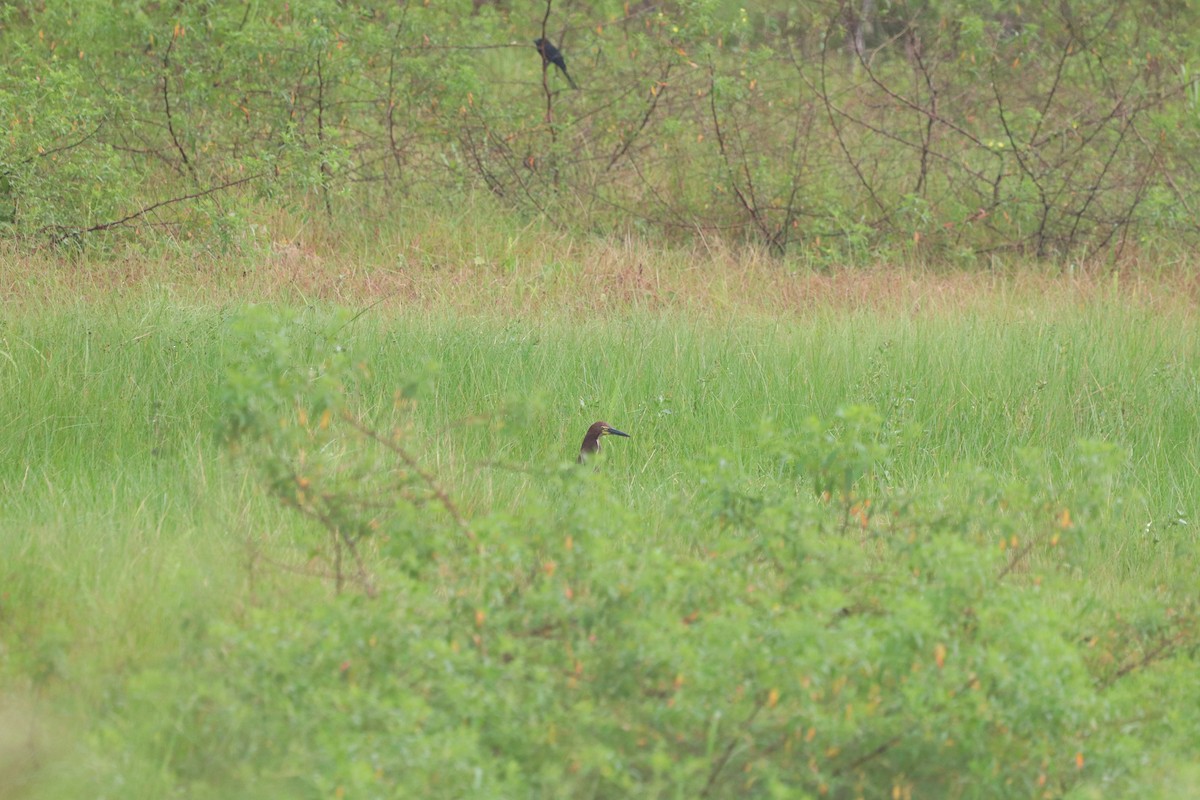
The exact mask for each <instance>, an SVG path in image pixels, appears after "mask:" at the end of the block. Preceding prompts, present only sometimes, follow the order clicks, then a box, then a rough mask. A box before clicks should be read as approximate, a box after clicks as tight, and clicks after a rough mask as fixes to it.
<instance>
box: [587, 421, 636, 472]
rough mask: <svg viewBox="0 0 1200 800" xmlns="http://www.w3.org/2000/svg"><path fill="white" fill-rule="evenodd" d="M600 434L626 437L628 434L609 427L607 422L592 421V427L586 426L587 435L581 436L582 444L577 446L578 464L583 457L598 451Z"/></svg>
mask: <svg viewBox="0 0 1200 800" xmlns="http://www.w3.org/2000/svg"><path fill="white" fill-rule="evenodd" d="M601 436H625V437H627V438H628V437H629V434H628V433H625V431H619V430H617V429H616V428H613V427H611V426H610V425H609V424H608V423H607V422H593V423H592V427H590V428H588V431H587V435H586V436H584V437H583V444H582V445H581V446H580V448H579V463H580V464H582V463H583V459H584V458H585V457H587V456H590V455H592V454H593V453H599V452H600V437H601Z"/></svg>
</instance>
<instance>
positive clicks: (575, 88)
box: [563, 69, 579, 91]
mask: <svg viewBox="0 0 1200 800" xmlns="http://www.w3.org/2000/svg"><path fill="white" fill-rule="evenodd" d="M563 75H566V76H567V83H569V84H571V88H572V89H574V90H576V91H579V84H577V83H575V81H574V80H573V79H572V78H571V73H569V72H567V71H566V70H565V69H564V70H563Z"/></svg>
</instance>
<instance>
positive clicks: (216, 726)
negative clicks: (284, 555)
mask: <svg viewBox="0 0 1200 800" xmlns="http://www.w3.org/2000/svg"><path fill="white" fill-rule="evenodd" d="M296 324H298V323H297V320H295V319H282V318H278V317H275V316H273V315H271V314H267V313H265V312H257V317H254V316H252V317H251V318H250V319H249V320H248V321H247V322H246V323H245V335H246V337H247V338H246V341H247V346H246V348H245V352H246V354H247V357H246V358H245V359H244V360H243V361H242V362H241V365H240V366H239V367H237V368H235V369H234V370H233V372H232V373H231V377H230V384H229V385H230V388H229V403H230V406H229V407H230V410H231V412H232V419H234V420H235V421H236V424H235V425H233V426H231V427H230V428H229V430H230V431H231V432H232V433H233V434H234V438H235V441H236V442H237V444H238V450H239V452H240V453H241V456H242V457H243V458H244V459H246V463H248V464H249V465H251V466H252V467H253V468H255V469H258V470H262V472H261V474H263V475H264V476H266V478H267V483H268V486H269V487H271V489H272V491H275V492H276V494H277V496H279V497H280V498H281V499H282V500H284V502H285V503H288V504H289V505H292V506H294V507H297V508H298V509H299V510H301V511H304V512H305V513H306V514H307V513H308V511H306V508H305V504H304V502H297V501H296V500H295V487H296V484H295V480H294V477H293V478H292V479H291V483H290V484H289V483H288V481H280V479H279V477H278V476H280V475H293V476H294V475H296V474H298V473H297V472H296V468H297V466H298V465H303V466H304V468H305V471H304V475H305V476H306V477H308V479H309V481H310V483H309V485H308V486H307V487H305V491H306V492H307V493H309V495H310V496H311V497H322V498H323V499H322V500H321V501H320V503H323V504H324V505H323V506H319V507H322V508H336V509H338V513H339V514H340V515H342V516H340V517H338V518H337V520H338V521H337V522H335V524H333V525H332V526H331V525H330V524H329V522H328V520H327V519H321V516H320V515H315V516H314V515H311V514H310V516H314V518H315V519H317V520H318V522H319V523H320V527H321V528H322V529H323V530H325V531H327V532H329V531H331V532H333V533H334V534H335V535H334V536H332V537H329V538H327V539H326V540H325V541H326V542H328V544H327V545H326V546H321V545H320V540H319V539H318V540H316V542H315V543H314V542H298V544H299V545H302V546H304V547H307V548H309V549H310V551H311V552H313V553H314V554H315V555H316V556H317V558H318V559H319V558H327V559H332V558H333V555H332V551H333V550H334V549H336V547H338V545H337V544H336V543H337V542H338V541H339V536H340V531H342V530H344V529H345V526H346V525H348V524H350V523H352V522H353V523H354V524H358V525H359V527H358V528H356V529H355V530H362V531H368V530H369V531H371V535H370V536H363V537H361V538H359V539H357V540H356V541H357V542H358V543H359V545H360V554H361V556H362V562H363V569H364V571H367V570H369V572H370V577H371V580H370V581H369V583H368V582H366V581H363V582H361V583H359V584H358V586H360V587H362V589H364V590H365V589H366V588H367V587H368V586H369V587H370V590H369V592H368V591H361V590H356V588H355V586H354V585H347V586H345V587H344V589H345V591H342V592H341V593H339V594H337V595H335V596H332V597H330V596H326V595H325V594H324V593H323V592H314V593H312V595H308V596H303V597H301V598H299V599H297V600H296V601H295V603H294V605H293V606H292V607H288V608H270V607H263V608H258V609H251V610H249V611H248V612H247V613H246V614H245V615H244V617H242V618H240V619H237V620H230V621H226V622H223V623H221V624H219V625H217V626H215V627H213V628H211V629H209V630H208V631H207V632H206V633H203V634H198V636H197V640H196V642H195V645H194V647H192V648H191V649H189V651H188V652H186V653H183V654H181V655H180V658H179V661H178V663H175V664H167V665H164V666H160V667H155V668H148V669H146V670H144V671H143V672H142V673H140V674H139V675H138V676H137V677H136V678H135V679H134V680H133V681H132V688H131V691H130V693H129V698H128V700H127V701H126V705H125V706H123V707H118V708H114V710H113V713H112V714H111V716H110V718H109V719H108V720H106V722H105V723H104V724H103V725H101V726H99V728H98V732H97V733H96V734H95V735H97V736H103V737H106V740H107V741H109V742H113V741H118V742H119V741H128V742H142V743H143V744H142V746H143V747H144V748H145V750H146V752H144V753H140V754H139V756H141V757H142V758H144V763H146V764H147V765H153V766H149V767H147V769H148V770H149V771H151V772H152V773H154V774H155V775H156V776H158V777H159V778H160V779H163V780H166V782H167V784H168V785H171V786H179V785H186V786H188V787H190V788H189V796H196V797H204V796H213V797H230V796H237V795H242V796H254V797H262V796H285V797H306V796H312V797H328V796H331V795H332V796H335V797H343V796H344V797H395V796H440V797H463V796H480V797H510V796H511V797H529V796H547V797H549V796H555V797H557V796H564V797H565V796H570V797H578V796H591V797H626V796H631V795H636V796H664V797H666V796H681V797H731V796H754V797H772V796H774V797H798V796H801V797H804V796H807V797H820V796H828V797H880V796H891V797H909V796H912V797H921V796H925V797H928V796H938V797H971V798H974V797H1062V796H1064V795H1066V794H1068V793H1071V792H1073V791H1075V790H1085V789H1088V788H1093V789H1095V790H1097V791H1100V790H1103V789H1114V788H1118V789H1119V788H1120V787H1121V786H1123V785H1126V784H1125V782H1127V781H1129V780H1131V779H1132V776H1135V775H1136V774H1137V772H1138V770H1139V769H1142V765H1141V764H1140V763H1139V756H1140V754H1141V753H1142V752H1143V751H1144V750H1146V749H1148V748H1149V747H1151V746H1154V747H1157V748H1160V750H1161V748H1164V747H1167V748H1169V747H1170V743H1172V742H1186V741H1195V740H1196V735H1197V733H1200V731H1197V730H1196V722H1195V720H1194V719H1192V718H1191V717H1190V715H1188V714H1186V713H1180V712H1179V711H1178V709H1186V708H1189V707H1190V708H1194V707H1195V704H1196V702H1197V701H1200V690H1198V689H1197V687H1196V685H1195V682H1194V681H1192V680H1191V679H1190V676H1191V675H1193V674H1194V668H1195V665H1194V654H1195V647H1196V644H1197V635H1196V629H1195V622H1194V621H1195V612H1196V609H1195V600H1194V597H1193V596H1192V593H1191V591H1190V589H1189V588H1188V587H1171V586H1161V587H1155V588H1154V589H1153V590H1150V591H1148V592H1147V593H1146V595H1145V596H1144V597H1138V598H1123V599H1114V598H1111V597H1106V598H1101V597H1098V596H1097V595H1096V593H1095V592H1094V591H1093V590H1092V589H1091V588H1090V587H1089V585H1088V583H1087V580H1086V576H1080V575H1078V574H1077V573H1076V571H1075V569H1074V568H1073V567H1072V566H1071V561H1072V555H1071V554H1072V552H1073V551H1074V549H1075V548H1077V547H1079V546H1080V545H1081V544H1083V543H1084V542H1085V541H1086V538H1087V537H1088V536H1091V535H1093V534H1094V532H1095V531H1097V530H1101V529H1102V528H1103V525H1104V524H1105V522H1106V521H1107V520H1108V517H1109V515H1111V514H1112V513H1113V511H1112V509H1114V508H1115V507H1116V505H1117V503H1119V502H1120V501H1121V500H1122V490H1121V488H1120V487H1119V486H1118V485H1117V484H1116V483H1115V481H1114V480H1113V475H1114V474H1115V470H1116V468H1117V467H1118V466H1120V464H1121V462H1122V460H1123V458H1124V457H1123V455H1122V454H1121V453H1119V452H1117V451H1115V450H1113V449H1112V448H1111V447H1108V446H1105V445H1102V444H1094V443H1092V444H1089V443H1084V444H1081V445H1080V447H1079V448H1078V452H1077V454H1076V455H1075V456H1074V462H1073V463H1074V465H1075V466H1074V467H1073V468H1072V469H1070V470H1068V471H1067V473H1066V474H1067V477H1066V478H1060V479H1059V480H1058V481H1053V480H1050V479H1049V478H1048V473H1047V471H1046V470H1045V460H1044V457H1043V454H1038V453H1027V454H1024V455H1023V456H1022V458H1023V463H1024V465H1025V466H1024V467H1023V470H1022V473H1021V476H1022V477H1021V479H1020V480H1017V481H1012V482H1005V481H1001V480H998V479H996V478H994V477H992V476H990V475H987V474H982V473H981V474H979V475H977V476H976V477H975V480H974V482H973V485H974V486H975V487H976V490H975V491H974V492H973V493H970V494H969V495H967V496H962V495H961V494H960V495H958V496H955V495H951V494H949V493H947V492H939V491H929V492H924V493H921V494H914V493H907V492H904V491H901V490H900V489H899V488H898V487H896V486H893V485H890V483H889V480H888V472H887V464H888V457H889V454H890V453H891V452H892V451H893V450H894V448H896V447H900V446H905V439H904V433H903V432H897V431H891V430H889V429H887V428H886V427H885V426H884V425H883V424H882V421H881V418H880V417H879V416H878V415H877V414H875V413H874V412H873V411H872V410H870V409H868V408H861V407H860V408H848V409H846V410H844V411H843V412H841V413H840V414H839V415H838V416H837V418H835V419H833V420H827V421H820V420H811V421H809V422H808V423H807V424H806V425H805V426H804V428H803V430H800V431H771V430H770V428H769V427H767V428H765V429H764V434H763V448H764V450H765V451H766V452H768V453H770V454H771V457H772V459H773V460H774V463H776V464H777V469H776V472H775V474H774V475H773V476H772V478H771V479H770V480H766V481H764V480H762V476H757V475H748V474H746V473H745V472H744V471H742V470H739V469H735V468H733V467H731V466H730V464H729V463H728V462H727V461H724V460H722V459H721V458H720V457H719V456H713V457H711V458H707V459H701V460H700V461H699V462H698V463H696V464H695V465H694V467H693V468H692V469H691V470H690V474H691V477H692V478H693V479H694V480H695V481H697V482H698V483H699V485H700V487H701V489H702V493H701V495H700V496H699V498H697V497H694V496H691V495H688V494H686V493H684V492H680V494H679V495H678V496H677V497H674V498H668V499H666V500H664V502H667V503H669V504H672V505H673V507H672V508H671V509H669V510H670V512H671V514H670V515H669V516H670V518H671V519H672V520H673V524H672V527H671V529H669V530H665V531H660V530H653V529H648V528H647V527H646V525H645V523H644V522H642V521H641V520H639V519H637V518H635V517H634V516H632V515H631V514H629V513H628V512H627V511H626V510H625V509H623V508H622V507H621V506H620V505H619V503H618V502H617V501H615V500H614V499H612V492H610V491H608V488H609V481H610V480H611V479H612V477H613V476H611V475H610V474H609V471H606V470H602V471H599V472H593V471H591V470H586V469H585V470H579V469H574V468H569V469H567V468H564V469H563V470H562V471H551V472H549V473H547V474H546V475H545V476H544V480H543V490H542V491H541V492H540V493H538V494H537V495H534V496H531V497H529V498H527V499H526V501H525V502H523V503H522V504H521V505H520V506H519V507H517V508H514V509H511V510H504V511H493V512H491V513H488V514H481V515H477V516H475V517H474V518H472V519H470V520H469V521H466V522H467V523H468V528H467V530H468V531H469V534H470V535H465V534H464V531H463V529H462V527H460V524H459V521H457V520H456V519H455V518H454V514H452V513H446V514H442V513H438V514H432V513H426V509H427V507H429V506H431V505H436V503H437V498H436V493H435V494H434V495H432V496H431V495H429V494H425V493H422V492H421V491H419V490H420V488H421V487H422V486H424V487H428V485H429V484H428V483H427V482H423V479H422V478H420V476H419V475H418V476H417V478H416V479H415V480H414V481H412V482H410V483H407V484H406V483H404V481H403V480H401V479H404V478H412V476H413V475H414V474H416V473H414V472H413V471H412V470H413V469H414V468H413V466H412V465H411V464H408V463H407V462H406V461H405V460H404V459H402V458H400V457H398V456H397V457H394V458H392V459H391V462H390V464H389V461H388V459H387V458H386V454H387V453H389V452H393V451H391V450H389V448H388V447H386V446H384V445H383V444H381V442H386V441H390V440H389V438H388V436H389V434H383V433H376V431H377V430H381V431H388V430H390V429H391V428H393V427H395V426H396V425H397V423H400V422H402V420H403V416H404V404H403V403H399V404H395V405H392V406H389V407H388V408H386V409H383V410H380V409H372V408H370V407H369V406H368V405H367V404H366V403H364V402H363V401H362V400H361V399H360V398H358V396H357V393H356V391H355V385H356V382H357V376H360V375H362V374H363V369H362V367H361V362H357V361H356V360H355V359H354V358H352V357H351V356H350V354H348V353H346V352H345V351H344V350H341V349H339V346H338V345H337V344H336V330H337V328H336V327H331V328H330V330H331V334H330V335H329V336H328V337H325V339H324V341H326V342H327V343H328V346H327V351H328V352H320V351H318V352H311V353H308V352H300V351H298V350H297V348H296V347H295V346H294V344H293V343H292V342H291V341H290V337H289V334H288V331H289V330H291V329H292V326H294V325H296ZM318 338H320V337H318ZM318 407H321V408H326V409H332V410H333V412H334V413H331V414H330V415H329V416H328V417H326V416H325V415H324V414H323V413H320V412H316V413H313V412H314V410H315V409H317V408H318ZM298 409H308V410H309V412H310V413H307V414H305V415H303V416H302V415H300V414H298V413H297V410H298ZM281 420H286V425H285V424H281V422H280V421H281ZM407 436H408V437H409V438H406V439H405V440H404V441H405V445H406V447H410V448H412V449H411V450H410V451H409V452H410V454H414V453H415V454H416V455H415V456H414V459H416V458H418V457H419V452H420V451H419V447H418V446H417V445H415V444H412V442H411V441H410V439H411V438H412V437H413V435H412V434H411V433H410V434H408V435H407ZM378 448H382V449H378ZM393 454H394V453H393ZM364 459H365V460H364ZM367 465H370V468H367ZM425 474H428V473H425ZM350 478H353V479H350ZM283 486H287V489H286V490H284V489H281V488H280V487H283ZM391 486H399V487H400V488H399V489H397V490H396V491H395V492H393V493H392V494H391V495H388V494H387V493H386V492H384V491H382V490H383V488H385V487H391ZM405 487H415V489H414V490H413V491H409V490H408V489H406V488H405ZM431 497H432V499H431ZM368 500H370V501H371V502H368ZM383 501H386V502H383ZM310 503H316V501H310ZM310 507H311V508H316V507H318V506H317V505H310ZM326 516H327V517H328V516H329V515H326ZM343 544H344V542H343ZM314 585H316V584H314ZM371 595H374V597H372V596H371ZM144 706H151V707H154V708H156V709H160V710H159V714H160V715H161V716H162V717H164V718H167V719H171V720H173V721H174V723H173V727H172V730H173V731H174V733H172V734H171V735H170V736H165V735H162V734H156V733H153V732H152V733H151V734H149V735H147V734H146V732H145V731H143V730H140V729H139V728H138V726H139V725H144V724H145V723H144V722H142V723H139V722H138V721H137V720H139V719H142V720H144V719H146V717H147V715H145V714H139V713H137V709H138V708H140V707H144ZM143 710H144V709H143ZM111 769H112V770H113V779H114V780H115V779H116V776H117V775H118V774H119V775H121V780H128V769H127V768H126V769H125V770H124V772H121V771H120V770H118V769H117V768H115V767H113V768H111ZM163 776H166V778H163ZM101 777H102V776H101Z"/></svg>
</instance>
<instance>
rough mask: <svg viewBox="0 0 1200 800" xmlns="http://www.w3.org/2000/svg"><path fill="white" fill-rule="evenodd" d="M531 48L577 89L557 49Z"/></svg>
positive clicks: (539, 42)
mask: <svg viewBox="0 0 1200 800" xmlns="http://www.w3.org/2000/svg"><path fill="white" fill-rule="evenodd" d="M533 46H534V47H536V48H537V50H538V52H539V53H541V54H542V69H545V68H546V65H547V64H553V65H554V66H556V67H558V68H559V69H561V70H562V74H563V75H564V76H565V77H566V79H567V83H569V84H571V88H572V89H578V88H579V87H578V86H576V85H575V81H573V80H571V75H570V73H568V72H567V62H566V61H564V60H563V56H562V53H561V52H559V50H558V48H557V47H555V46H554V45H552V44H550V42H548V41H546V40H545V39H534V40H533ZM622 435H624V434H622Z"/></svg>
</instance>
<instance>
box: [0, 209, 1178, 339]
mask: <svg viewBox="0 0 1200 800" xmlns="http://www.w3.org/2000/svg"><path fill="white" fill-rule="evenodd" d="M272 222H273V223H274V224H272V225H268V226H266V227H268V228H271V229H273V230H283V231H287V232H288V233H286V234H285V235H276V236H275V237H274V238H273V240H271V241H269V242H251V243H248V244H246V245H243V246H241V247H235V248H231V251H230V252H229V253H227V254H223V255H207V256H204V257H201V258H199V259H197V258H196V257H195V256H194V255H192V254H190V253H180V252H166V253H161V254H156V255H146V254H145V253H144V252H139V251H135V250H133V249H132V248H131V249H130V251H129V252H126V253H122V254H120V255H113V254H111V253H109V254H107V255H102V256H95V257H91V256H82V257H80V256H70V255H59V254H55V253H53V252H47V251H42V252H38V253H32V254H31V253H28V252H20V251H17V250H14V249H12V248H10V249H8V250H5V251H0V300H2V301H3V302H4V303H5V304H6V305H8V306H10V307H11V306H12V305H14V304H34V305H38V304H47V303H48V304H56V303H60V302H62V301H63V300H64V299H81V300H84V301H91V302H101V301H109V300H111V299H113V298H121V297H136V296H138V295H145V294H156V295H161V294H164V293H165V294H167V295H168V296H170V297H172V298H174V299H175V300H177V301H179V302H183V303H200V304H210V303H212V304H228V303H242V302H279V303H331V304H341V305H348V306H363V305H371V304H377V305H378V307H379V310H380V311H383V312H386V311H391V312H392V313H412V312H417V311H420V312H443V313H452V314H464V315H480V316H503V317H521V316H544V315H547V314H550V315H573V314H579V315H588V316H597V315H607V314H617V315H620V314H626V313H631V312H649V313H662V312H682V313H688V314H696V315H711V316H714V317H720V316H724V315H728V314H737V315H749V316H788V315H793V314H805V313H809V312H813V311H815V310H819V309H820V310H827V311H834V312H847V313H852V312H855V311H867V310H870V311H875V312H886V313H893V314H913V315H918V314H933V315H937V314H959V313H969V312H972V311H985V310H986V311H991V312H992V313H996V312H998V311H999V310H1000V309H1002V308H1010V309H1021V310H1022V312H1023V313H1030V312H1036V311H1037V310H1039V309H1045V308H1054V307H1061V306H1062V305H1063V304H1066V305H1088V304H1091V303H1094V302H1098V301H1102V300H1104V301H1110V302H1111V301H1119V302H1122V303H1133V304H1139V305H1144V306H1148V307H1153V308H1164V309H1166V308H1170V309H1173V310H1175V311H1184V312H1191V311H1193V310H1194V309H1196V308H1197V306H1200V275H1198V274H1197V272H1198V271H1197V270H1196V269H1194V266H1195V265H1193V264H1190V263H1174V264H1169V265H1165V266H1164V265H1150V264H1146V263H1139V262H1138V261H1136V260H1127V261H1126V262H1124V263H1123V264H1122V266H1121V267H1120V268H1119V269H1117V270H1116V271H1114V269H1113V268H1112V267H1111V266H1104V265H1085V266H1083V267H1079V268H1076V269H1069V270H1064V269H1060V268H1049V267H1046V266H1044V265H1038V264H1025V265H1019V266H1005V267H1002V268H996V269H983V268H978V269H971V270H967V269H931V268H928V267H924V266H920V265H916V264H899V265H897V264H884V263H881V264H877V265H876V266H874V267H871V268H861V267H857V268H845V269H819V270H818V269H812V268H810V267H807V266H801V265H797V264H795V263H789V262H780V261H779V260H777V259H773V258H771V257H769V256H768V255H767V254H766V253H765V252H763V251H760V250H755V249H753V248H747V247H744V246H737V247H734V246H729V245H726V244H724V243H721V242H715V243H714V242H711V241H709V242H705V243H704V244H703V245H699V246H694V247H691V248H680V247H674V248H664V247H662V246H660V245H658V244H657V243H655V242H650V241H647V240H644V239H636V238H632V237H624V238H618V237H611V238H590V239H589V238H583V237H579V236H571V235H568V234H563V233H558V232H553V231H546V230H540V229H535V228H533V227H532V226H531V227H528V228H525V229H520V230H516V231H515V232H514V231H513V230H512V229H511V228H509V229H505V228H502V227H501V226H499V225H496V224H491V223H489V222H488V221H487V220H473V219H470V218H468V219H465V220H464V219H462V218H457V219H455V218H443V217H438V216H436V215H433V214H428V215H426V216H425V217H424V218H423V219H419V220H417V221H416V222H415V223H413V224H410V226H409V229H407V230H399V229H397V230H390V231H387V230H380V229H379V227H378V226H370V225H367V226H363V227H362V228H361V229H360V230H358V231H356V232H353V233H351V234H350V235H347V234H345V232H342V233H340V234H338V233H331V232H329V231H327V230H322V229H320V228H317V227H314V226H312V225H309V224H305V225H300V224H297V223H295V222H293V221H292V220H288V219H276V220H273V221H272ZM414 230H415V231H416V232H413V231H414Z"/></svg>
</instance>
